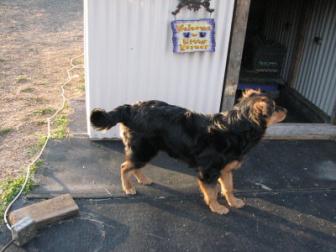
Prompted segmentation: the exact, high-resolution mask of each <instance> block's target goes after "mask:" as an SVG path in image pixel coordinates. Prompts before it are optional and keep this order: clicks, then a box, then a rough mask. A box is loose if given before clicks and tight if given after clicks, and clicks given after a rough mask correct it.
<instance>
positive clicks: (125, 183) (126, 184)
mask: <svg viewBox="0 0 336 252" xmlns="http://www.w3.org/2000/svg"><path fill="white" fill-rule="evenodd" d="M134 169H135V166H134V164H133V163H132V162H131V161H125V162H124V163H122V164H121V169H120V175H121V186H122V189H123V191H124V192H125V193H126V194H131V195H132V194H136V190H135V188H134V186H133V185H132V183H131V181H130V178H129V177H130V172H131V171H133V170H134Z"/></svg>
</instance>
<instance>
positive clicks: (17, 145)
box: [0, 0, 84, 181]
mask: <svg viewBox="0 0 336 252" xmlns="http://www.w3.org/2000/svg"><path fill="white" fill-rule="evenodd" d="M82 2H83V1H82V0H68V1H67V0H2V1H0V101H1V102H0V181H1V180H2V179H4V178H6V177H16V176H18V175H19V174H21V173H22V172H23V170H24V168H25V167H26V165H27V164H29V162H30V160H31V158H32V157H33V156H34V154H36V144H37V142H38V141H39V138H40V136H41V135H42V134H46V132H47V126H46V118H47V117H49V116H50V115H52V114H53V113H54V112H55V111H56V110H57V108H58V107H59V106H60V105H61V97H60V95H59V94H60V85H61V84H62V83H63V82H64V81H65V80H66V78H67V74H66V69H67V68H69V67H70V61H69V60H70V59H71V58H72V57H75V56H77V55H81V54H82V53H83V6H82ZM82 62H83V59H82V57H81V58H79V59H78V60H76V61H75V63H76V64H81V63H82ZM75 74H76V75H78V77H77V78H76V79H75V80H74V81H72V82H71V83H70V84H69V86H67V88H66V90H67V91H66V96H67V97H68V98H71V99H73V98H76V97H80V96H83V93H84V75H83V70H79V71H77V73H75ZM68 111H69V112H70V110H68Z"/></svg>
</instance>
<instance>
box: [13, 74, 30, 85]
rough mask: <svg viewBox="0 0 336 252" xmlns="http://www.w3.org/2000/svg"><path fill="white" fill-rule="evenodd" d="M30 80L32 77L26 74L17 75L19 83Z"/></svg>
mask: <svg viewBox="0 0 336 252" xmlns="http://www.w3.org/2000/svg"><path fill="white" fill-rule="evenodd" d="M29 80H30V79H29V78H28V76H26V75H19V76H17V77H16V82H17V83H23V82H27V81H29Z"/></svg>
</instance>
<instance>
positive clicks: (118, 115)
mask: <svg viewBox="0 0 336 252" xmlns="http://www.w3.org/2000/svg"><path fill="white" fill-rule="evenodd" d="M130 109H131V106H130V105H122V106H119V107H117V108H115V109H114V110H112V111H110V112H106V111H105V110H103V109H94V110H92V112H91V116H90V121H91V124H92V126H93V127H94V128H96V129H97V130H107V129H110V128H112V127H113V126H115V125H116V124H117V123H119V122H123V123H127V121H128V120H129V118H130Z"/></svg>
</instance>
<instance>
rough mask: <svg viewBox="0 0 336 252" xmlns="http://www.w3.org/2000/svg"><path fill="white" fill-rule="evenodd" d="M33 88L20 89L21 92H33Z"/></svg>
mask: <svg viewBox="0 0 336 252" xmlns="http://www.w3.org/2000/svg"><path fill="white" fill-rule="evenodd" d="M34 90H35V89H34V88H25V89H22V90H21V92H23V93H32V92H34Z"/></svg>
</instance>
